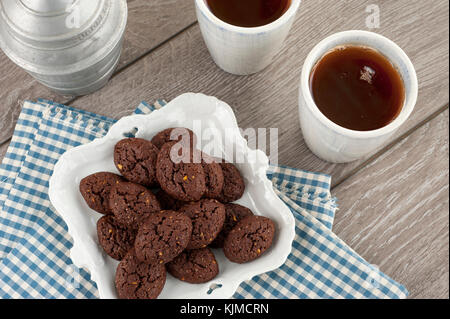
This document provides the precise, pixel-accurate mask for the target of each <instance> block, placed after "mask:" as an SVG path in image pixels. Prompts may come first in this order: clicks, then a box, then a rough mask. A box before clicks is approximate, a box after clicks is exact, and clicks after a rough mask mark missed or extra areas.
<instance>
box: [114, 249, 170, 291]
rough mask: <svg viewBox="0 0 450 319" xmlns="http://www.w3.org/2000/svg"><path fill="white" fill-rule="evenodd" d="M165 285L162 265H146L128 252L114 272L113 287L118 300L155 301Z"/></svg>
mask: <svg viewBox="0 0 450 319" xmlns="http://www.w3.org/2000/svg"><path fill="white" fill-rule="evenodd" d="M165 283H166V268H165V267H164V265H162V264H153V265H152V264H147V263H144V262H141V261H139V260H138V259H137V257H136V255H135V253H134V250H133V249H132V250H130V251H129V252H128V254H127V255H126V256H125V258H124V259H122V261H121V262H120V263H119V265H118V266H117V270H116V278H115V285H116V291H117V294H118V295H119V298H120V299H156V298H157V297H158V296H159V294H160V293H161V291H162V290H163V288H164V285H165Z"/></svg>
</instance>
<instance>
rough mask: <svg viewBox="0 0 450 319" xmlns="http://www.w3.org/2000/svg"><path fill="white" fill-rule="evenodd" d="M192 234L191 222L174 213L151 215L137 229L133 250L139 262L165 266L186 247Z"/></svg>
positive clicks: (162, 212) (184, 216)
mask: <svg viewBox="0 0 450 319" xmlns="http://www.w3.org/2000/svg"><path fill="white" fill-rule="evenodd" d="M191 234H192V222H191V220H190V219H189V217H187V216H186V215H184V214H182V213H179V212H175V211H169V210H166V211H161V212H159V213H155V214H151V215H150V216H149V217H148V218H147V219H146V220H145V221H144V222H143V223H142V224H141V225H140V227H139V230H138V234H137V235H136V241H135V243H134V248H135V250H136V256H137V257H138V258H139V260H142V261H143V262H146V263H150V264H165V263H167V262H169V261H171V260H172V259H174V258H175V257H176V256H178V255H179V254H180V253H181V252H182V251H183V250H184V249H185V248H186V246H187V244H188V243H189V240H190V238H191Z"/></svg>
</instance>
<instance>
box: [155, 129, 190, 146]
mask: <svg viewBox="0 0 450 319" xmlns="http://www.w3.org/2000/svg"><path fill="white" fill-rule="evenodd" d="M172 141H176V142H180V141H184V142H185V143H186V144H187V145H195V144H196V136H195V134H194V132H192V131H191V130H190V129H188V128H184V127H171V128H168V129H165V130H164V131H161V132H159V133H158V134H156V135H155V136H154V137H153V138H152V143H153V145H155V146H156V147H157V148H158V149H161V147H162V146H163V145H164V144H166V143H169V142H172Z"/></svg>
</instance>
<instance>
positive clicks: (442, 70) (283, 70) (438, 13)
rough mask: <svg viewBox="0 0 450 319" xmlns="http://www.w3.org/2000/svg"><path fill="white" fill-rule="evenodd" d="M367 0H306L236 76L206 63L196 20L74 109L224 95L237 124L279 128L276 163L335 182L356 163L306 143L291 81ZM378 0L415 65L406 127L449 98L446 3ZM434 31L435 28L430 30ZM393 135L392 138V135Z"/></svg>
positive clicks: (352, 23)
mask: <svg viewBox="0 0 450 319" xmlns="http://www.w3.org/2000/svg"><path fill="white" fill-rule="evenodd" d="M369 3H371V1H340V2H335V3H334V5H333V6H329V2H328V1H325V0H322V1H305V2H303V3H302V5H301V9H300V12H299V15H298V17H297V19H296V21H295V24H294V27H293V29H292V31H291V33H290V36H289V37H288V39H287V43H286V45H285V46H284V48H283V50H282V52H281V53H280V54H279V55H278V57H277V58H276V60H275V61H274V63H273V64H272V65H271V66H270V67H268V68H267V69H266V70H264V71H263V72H261V73H258V74H256V75H252V76H244V77H238V76H233V75H230V74H227V73H225V72H223V71H221V70H220V69H219V68H218V67H217V66H216V65H215V64H214V62H213V61H212V59H211V57H210V55H209V53H208V51H207V49H206V47H205V45H204V42H203V40H202V37H201V34H200V31H199V28H198V26H194V27H192V28H190V29H189V30H187V31H186V32H184V33H183V34H181V35H180V36H178V37H176V38H175V39H173V40H172V41H170V42H169V43H167V44H166V45H164V46H162V47H160V48H158V49H157V50H155V51H154V52H152V53H151V54H150V55H148V56H146V57H145V58H144V59H142V60H141V61H140V62H139V63H138V64H135V65H133V66H131V67H130V68H128V69H126V70H125V71H123V72H122V73H121V74H120V75H118V76H117V77H115V78H114V79H113V80H112V81H111V82H110V83H109V84H108V85H107V87H105V88H104V89H102V90H101V91H99V92H96V93H95V94H92V95H90V96H86V97H83V98H81V99H79V100H77V101H76V102H75V105H76V106H77V107H80V108H84V109H89V110H93V111H95V112H98V113H101V114H112V115H113V116H115V117H121V116H123V115H125V114H128V113H130V112H131V111H132V109H133V108H135V107H136V105H138V103H139V102H140V101H141V100H147V101H150V102H151V101H154V100H155V99H158V98H164V99H167V100H170V99H172V98H174V97H176V96H177V95H179V94H182V93H184V92H190V91H192V92H203V93H205V94H209V95H214V96H217V97H218V98H220V99H222V100H224V101H226V102H227V103H229V104H230V105H231V107H232V108H233V109H234V111H235V113H236V115H237V118H238V121H239V124H240V126H241V127H243V128H247V127H253V128H269V127H278V128H279V162H280V163H282V164H285V165H289V166H292V167H297V168H303V169H307V170H313V171H321V172H325V173H329V174H331V175H332V176H333V182H334V183H339V182H340V181H342V180H343V179H344V178H346V177H347V176H348V175H349V174H350V173H351V172H352V171H353V170H354V169H355V167H358V165H360V164H361V163H363V161H359V162H354V163H351V164H347V165H334V164H330V163H326V162H324V161H321V160H319V159H318V158H316V157H315V156H314V155H313V154H312V153H311V152H310V151H309V150H308V148H307V147H306V145H305V143H304V141H303V138H302V134H301V131H300V124H299V120H298V115H297V98H298V92H297V91H298V83H299V77H300V70H301V66H302V63H303V60H304V59H305V57H306V55H307V54H308V53H309V51H310V50H311V48H312V47H313V46H314V45H315V44H316V43H317V42H318V41H319V40H320V39H322V38H324V37H326V36H328V35H330V34H332V33H334V32H337V31H342V30H347V29H365V28H366V27H365V18H366V13H365V8H366V5H367V4H369ZM434 3H435V4H434V5H433V6H430V5H429V4H428V3H426V2H424V1H408V0H402V1H380V8H381V12H382V24H381V29H379V30H377V32H379V33H382V34H384V35H386V36H388V37H389V38H391V39H393V40H395V41H396V42H397V43H398V44H399V45H400V46H401V47H402V48H403V49H404V50H405V51H406V52H407V53H408V54H409V56H410V57H411V59H412V61H413V63H414V64H415V66H416V69H417V73H418V77H419V82H420V96H419V100H418V103H417V106H416V109H415V111H414V113H413V115H412V117H411V119H410V120H409V121H408V122H407V123H406V125H404V126H403V127H402V128H401V130H400V131H399V132H398V134H397V135H396V136H399V135H401V134H403V133H404V132H406V131H408V130H409V129H411V128H412V127H414V126H415V125H417V124H418V123H420V122H421V121H423V120H424V119H425V118H427V116H429V115H430V114H432V113H433V112H435V111H436V110H437V109H439V108H440V107H442V106H443V105H444V104H446V103H447V102H448V37H447V35H448V23H447V22H448V3H447V2H445V1H435V2H434ZM437 30H438V31H439V32H436V31H437ZM394 138H395V137H394Z"/></svg>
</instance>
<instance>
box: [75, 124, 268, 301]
mask: <svg viewBox="0 0 450 319" xmlns="http://www.w3.org/2000/svg"><path fill="white" fill-rule="evenodd" d="M195 139H196V136H195V134H194V133H193V132H192V131H191V130H189V129H186V128H169V129H166V130H164V131H162V132H160V133H158V134H157V135H156V136H155V137H153V139H152V140H151V141H148V140H145V139H141V138H126V139H123V140H121V141H119V142H118V143H117V144H116V145H115V148H114V163H115V166H116V167H117V169H118V170H119V172H120V174H121V176H119V175H116V174H113V173H109V172H99V173H95V174H92V175H89V176H87V177H85V178H84V179H82V180H81V182H80V192H81V194H82V196H83V198H84V199H85V201H86V203H87V204H88V206H89V207H90V208H91V209H93V210H95V211H97V212H99V213H101V214H103V215H104V216H102V217H101V218H100V219H99V220H98V222H97V233H98V241H99V244H100V245H101V247H102V248H103V249H104V251H105V252H106V253H107V254H108V255H109V256H111V257H112V258H114V259H116V260H120V263H119V265H118V267H117V271H116V278H115V285H116V290H117V293H118V296H119V297H120V298H126V299H136V298H137V299H153V298H156V297H157V296H158V295H159V294H160V293H161V291H162V289H163V287H164V284H165V281H166V271H167V272H169V273H170V274H171V275H172V276H174V277H175V278H178V279H179V280H182V281H185V282H189V283H192V284H198V283H204V282H208V281H210V280H212V279H213V278H214V277H216V276H217V275H218V273H219V266H218V263H217V261H216V258H215V256H214V253H213V251H212V250H211V249H210V247H211V248H222V249H223V251H224V254H225V256H226V257H227V258H228V259H229V260H230V261H232V262H235V263H245V262H249V261H252V260H254V259H256V258H258V257H259V256H261V255H262V254H263V253H264V252H265V251H266V250H267V249H268V248H269V247H270V246H271V245H272V240H273V237H274V233H275V225H274V223H273V221H272V220H270V219H269V218H266V217H262V216H256V215H254V214H253V213H252V211H251V210H250V209H248V208H246V207H243V206H241V205H238V204H235V203H232V202H234V201H236V200H238V199H239V198H241V197H242V195H243V194H244V190H245V183H244V179H243V178H242V175H241V173H240V172H239V170H238V169H237V168H236V166H235V165H233V164H231V163H228V162H224V161H222V160H218V159H215V158H212V157H210V156H208V155H206V154H204V153H203V152H201V151H199V150H196V149H195V148H194V146H193V145H195ZM186 149H187V150H188V151H187V152H186ZM174 154H175V155H183V156H182V157H180V159H181V160H180V159H177V160H174ZM186 154H187V155H186Z"/></svg>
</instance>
